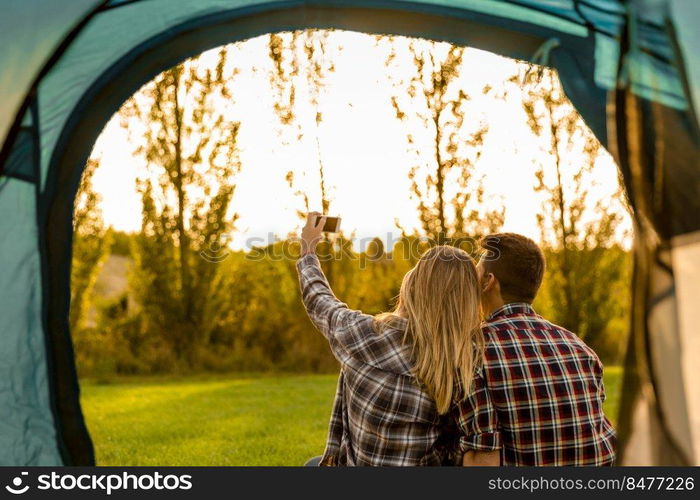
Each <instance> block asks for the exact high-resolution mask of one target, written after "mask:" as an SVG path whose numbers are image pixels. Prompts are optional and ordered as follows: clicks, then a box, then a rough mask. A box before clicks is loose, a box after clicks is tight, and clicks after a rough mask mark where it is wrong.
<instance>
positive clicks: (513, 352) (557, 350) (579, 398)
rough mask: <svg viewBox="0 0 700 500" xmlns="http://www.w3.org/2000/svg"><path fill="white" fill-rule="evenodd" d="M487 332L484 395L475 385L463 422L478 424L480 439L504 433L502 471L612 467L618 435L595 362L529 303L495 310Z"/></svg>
mask: <svg viewBox="0 0 700 500" xmlns="http://www.w3.org/2000/svg"><path fill="white" fill-rule="evenodd" d="M483 331H484V335H485V337H486V355H485V360H484V367H483V381H484V382H485V384H486V390H485V391H484V390H480V387H479V386H477V387H476V393H475V394H474V395H472V397H470V398H468V399H466V400H464V401H463V402H462V403H461V404H460V409H459V416H458V418H459V419H460V420H462V421H465V420H475V419H476V420H475V421H476V422H477V423H478V426H477V430H476V432H480V433H494V432H500V441H501V443H502V446H503V448H502V452H501V460H502V464H503V465H530V466H533V465H612V463H613V461H614V460H615V448H614V444H615V430H614V429H613V427H612V425H611V424H610V422H609V421H608V419H607V418H606V417H605V415H604V414H603V401H605V389H604V387H603V365H602V364H601V362H600V360H599V359H598V356H596V354H595V353H594V352H593V351H592V350H591V349H590V348H589V347H588V346H587V345H586V344H585V343H584V342H583V341H582V340H581V339H580V338H578V337H577V336H576V335H574V334H573V333H571V332H569V331H567V330H565V329H564V328H561V327H559V326H556V325H553V324H552V323H550V322H549V321H547V320H545V319H544V318H542V317H541V316H539V315H537V314H536V313H535V311H534V310H533V309H532V306H530V305H529V304H526V303H514V304H507V305H505V306H503V307H501V308H500V309H498V310H496V311H495V312H494V313H493V314H492V315H491V316H490V317H489V318H488V320H487V321H486V322H485V323H484V325H483ZM477 383H480V380H477ZM481 389H482V388H481ZM460 448H461V451H466V450H468V449H470V448H471V447H470V446H469V444H468V443H462V444H461V446H460Z"/></svg>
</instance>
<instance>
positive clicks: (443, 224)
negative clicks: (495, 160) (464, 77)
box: [387, 37, 505, 242]
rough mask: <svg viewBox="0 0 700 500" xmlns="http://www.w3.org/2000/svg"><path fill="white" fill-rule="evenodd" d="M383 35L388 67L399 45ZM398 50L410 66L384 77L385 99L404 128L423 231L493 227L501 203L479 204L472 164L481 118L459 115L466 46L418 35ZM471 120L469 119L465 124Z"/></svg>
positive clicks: (463, 233) (457, 235)
mask: <svg viewBox="0 0 700 500" xmlns="http://www.w3.org/2000/svg"><path fill="white" fill-rule="evenodd" d="M388 41H389V43H390V44H391V48H390V53H389V57H388V58H387V68H389V69H392V64H394V61H395V60H396V59H397V58H398V57H400V56H401V54H402V52H401V47H402V46H401V45H400V44H398V43H397V40H396V39H395V38H393V37H392V38H388ZM405 48H406V51H407V52H408V54H409V55H410V57H411V58H412V60H413V64H414V66H415V71H414V72H413V73H412V74H411V76H410V78H408V81H404V80H400V79H397V78H396V77H390V78H392V79H393V83H394V87H395V88H396V90H397V92H396V93H395V94H394V95H393V96H392V97H391V102H392V105H393V107H394V109H395V111H396V117H397V119H399V120H401V121H402V122H404V123H406V125H407V127H408V129H409V131H408V133H407V136H406V138H407V142H408V147H409V151H411V152H412V154H413V156H414V158H415V163H414V164H413V165H412V166H411V168H410V170H409V174H408V175H409V178H410V180H411V194H412V196H413V197H414V198H415V199H416V201H417V204H418V207H417V208H418V216H419V220H420V225H421V229H422V232H423V233H424V234H425V235H426V236H428V237H429V238H431V239H433V240H436V241H438V242H446V241H447V240H453V241H454V240H458V239H463V238H478V237H480V236H482V235H484V234H485V233H489V232H494V231H496V230H497V229H498V228H499V227H500V226H501V225H502V224H503V219H504V216H505V213H504V209H503V208H498V209H492V210H485V209H484V208H483V205H484V188H483V180H482V179H481V178H478V177H477V176H476V173H475V168H476V165H477V164H478V162H479V159H480V157H481V154H482V152H483V146H484V139H485V137H486V135H487V133H488V124H487V123H485V122H484V121H483V120H475V119H474V117H470V119H469V120H466V118H467V115H468V106H469V102H470V100H471V96H469V95H468V94H467V93H466V92H465V91H464V90H463V89H462V88H460V85H459V83H460V82H459V76H460V72H461V70H462V65H463V64H462V63H463V56H464V50H465V49H464V48H463V47H457V46H454V45H449V44H436V43H434V42H426V41H422V40H411V41H409V42H407V45H406V46H405ZM390 74H391V75H393V74H400V70H398V69H397V70H395V71H393V70H392V71H390ZM482 92H483V93H484V94H490V93H492V92H493V88H492V87H490V86H485V87H484V88H483V90H482ZM470 123H474V124H475V126H472V127H471V129H470V127H469V124H470ZM425 154H429V155H430V157H426V156H425ZM450 186H456V188H457V189H456V190H450Z"/></svg>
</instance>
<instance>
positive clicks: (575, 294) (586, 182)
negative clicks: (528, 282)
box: [522, 69, 629, 358]
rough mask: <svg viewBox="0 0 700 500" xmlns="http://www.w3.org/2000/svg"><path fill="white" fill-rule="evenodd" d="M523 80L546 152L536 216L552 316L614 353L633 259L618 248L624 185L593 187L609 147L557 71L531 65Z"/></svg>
mask: <svg viewBox="0 0 700 500" xmlns="http://www.w3.org/2000/svg"><path fill="white" fill-rule="evenodd" d="M522 79H523V82H524V85H523V87H522V88H523V101H522V102H523V109H524V111H525V114H526V116H527V120H528V124H529V126H530V129H531V130H532V132H533V134H534V135H535V136H536V137H537V138H539V140H540V141H541V144H542V152H543V153H544V154H543V155H542V158H543V160H542V161H541V162H540V163H539V165H537V169H536V171H535V177H536V185H535V190H536V191H538V192H539V193H541V195H542V197H543V201H542V211H541V212H540V213H539V214H538V219H537V220H538V225H539V227H540V232H541V241H542V242H543V243H544V245H545V251H546V253H547V258H548V272H547V279H546V281H545V283H544V287H543V288H544V290H543V291H544V292H545V293H544V296H545V297H547V298H548V300H549V303H550V304H549V308H548V314H549V315H550V316H551V317H552V320H553V321H555V322H557V323H559V324H561V325H562V326H564V327H565V328H567V329H569V330H571V331H574V332H576V333H578V334H579V335H581V337H582V338H583V339H584V340H586V341H587V342H588V343H589V344H591V345H592V346H593V347H594V348H596V349H597V350H599V351H600V353H601V354H603V353H604V354H605V355H606V357H612V358H614V357H615V356H616V355H617V354H618V352H616V351H617V350H618V349H619V348H620V345H621V344H620V342H621V341H622V338H620V335H619V334H618V335H617V337H618V338H617V339H613V338H612V337H613V336H612V335H611V332H610V331H609V326H610V325H611V323H612V322H613V321H614V320H615V319H616V318H618V317H620V316H624V315H625V314H626V311H627V307H628V301H629V286H628V281H627V279H628V278H629V256H628V255H627V253H626V252H625V251H624V250H623V249H622V248H621V246H620V244H621V239H622V237H623V236H624V235H623V234H621V232H620V224H621V223H622V221H623V218H624V214H625V210H627V208H626V203H625V200H624V195H623V190H622V187H621V184H620V183H618V186H617V190H616V192H615V193H614V195H613V196H611V197H601V196H598V199H597V200H596V197H595V193H594V192H592V190H591V188H592V187H593V186H594V185H595V166H596V161H597V160H598V159H599V157H600V156H601V155H602V154H604V151H603V148H602V146H601V145H600V143H599V142H598V140H597V139H596V138H595V136H594V135H593V133H592V132H591V131H590V129H589V128H588V127H586V125H585V123H584V122H583V120H582V118H581V116H580V115H579V114H578V112H577V111H576V109H575V108H574V106H573V105H572V104H571V103H570V102H569V100H568V99H567V97H566V95H565V93H564V90H563V88H562V86H561V84H560V82H559V79H558V78H557V77H556V74H555V73H554V72H553V71H551V70H548V69H547V70H542V71H539V72H536V71H532V70H531V69H529V70H524V71H523V74H522Z"/></svg>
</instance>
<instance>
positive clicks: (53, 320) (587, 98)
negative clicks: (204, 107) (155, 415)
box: [0, 0, 700, 465]
mask: <svg viewBox="0 0 700 500" xmlns="http://www.w3.org/2000/svg"><path fill="white" fill-rule="evenodd" d="M698 21H700V2H696V1H694V0H627V1H625V0H372V1H370V0H326V1H321V0H316V1H313V0H275V1H271V0H178V1H172V0H107V1H105V0H63V1H61V2H56V1H55V0H3V1H2V3H1V4H0V41H1V42H2V46H3V48H4V50H2V51H0V102H1V103H2V113H0V144H1V145H2V149H1V150H0V269H1V270H0V312H1V316H0V317H1V318H2V321H0V464H3V465H60V464H64V465H90V464H93V463H94V454H93V447H92V443H91V440H90V436H89V433H88V430H87V428H86V425H85V423H84V420H83V416H82V412H81V408H80V402H79V386H78V382H77V377H76V370H75V363H74V358H73V349H72V344H71V338H70V332H69V328H68V319H67V318H68V310H69V301H70V293H69V287H70V264H71V239H72V226H71V218H72V210H73V200H74V197H75V194H76V191H77V188H78V184H79V179H80V175H81V172H82V169H83V167H84V165H85V162H86V160H87V158H88V155H89V153H90V151H91V148H92V145H93V144H94V142H95V140H96V138H97V135H98V134H99V133H100V131H101V130H102V128H103V126H104V125H105V123H106V122H107V120H108V119H109V118H110V116H111V115H112V114H113V113H114V112H115V111H116V110H117V109H118V108H119V106H120V105H121V104H122V102H123V101H124V100H126V99H127V98H128V97H129V96H130V95H131V94H133V93H134V92H135V91H136V90H137V89H138V88H139V87H140V86H141V85H142V84H144V83H145V82H147V81H148V80H150V79H151V78H153V77H154V76H155V75H156V74H158V73H159V72H161V71H163V70H165V69H167V68H168V67H170V66H173V65H175V64H177V63H178V62H180V61H182V60H183V59H184V58H186V57H190V56H193V55H196V54H198V53H200V52H202V51H204V50H206V49H210V48H213V47H216V46H218V45H223V44H226V43H230V42H234V41H238V40H242V39H246V38H250V37H253V36H257V35H260V34H263V33H269V32H276V31H284V30H293V29H303V28H338V29H346V30H355V31H362V32H367V33H384V34H401V35H407V36H418V37H425V38H430V39H434V40H444V41H450V42H453V43H457V44H462V45H468V46H472V47H476V48H480V49H484V50H489V51H492V52H495V53H498V54H501V55H504V56H508V57H513V58H518V59H522V60H529V61H532V62H534V63H539V64H546V65H549V66H551V67H554V68H556V69H557V70H558V72H559V75H560V78H561V80H562V83H563V85H564V88H565V90H566V92H567V94H568V96H569V98H570V99H571V101H572V102H573V103H574V105H575V106H576V107H577V108H578V110H579V111H580V113H581V114H582V116H583V117H584V119H585V121H586V122H587V124H588V125H589V126H590V127H591V129H592V130H593V131H594V133H595V134H596V135H597V137H598V138H599V139H600V140H601V142H602V143H603V144H604V145H606V147H607V148H608V149H609V150H610V151H611V152H612V153H613V155H614V156H615V158H616V159H617V162H618V164H619V166H620V169H621V173H622V175H623V178H624V183H625V187H626V190H627V194H628V196H629V199H630V202H631V206H632V208H633V211H634V222H635V230H636V236H635V244H634V251H633V253H634V262H635V264H634V277H633V283H632V287H633V313H632V317H631V324H630V331H631V335H630V341H629V346H628V351H627V357H626V367H627V370H626V376H625V381H624V384H625V389H624V391H623V396H622V411H621V415H620V423H619V433H620V445H619V451H620V463H624V464H637V463H639V464H698V463H700V381H698V379H697V378H696V377H693V370H694V369H693V366H694V363H696V362H697V360H698V359H700V335H698V329H699V328H700V327H699V326H697V325H700V307H697V306H698V299H700V154H699V148H700V132H699V127H698V120H697V115H696V114H695V112H694V110H695V109H698V107H699V106H698V105H699V104H700V55H699V54H700V33H699V32H698V31H697V29H696V27H695V23H697V22H698Z"/></svg>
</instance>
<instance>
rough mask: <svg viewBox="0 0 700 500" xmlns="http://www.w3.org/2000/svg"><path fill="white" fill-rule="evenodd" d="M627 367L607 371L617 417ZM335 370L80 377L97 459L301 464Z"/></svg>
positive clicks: (312, 447) (316, 433) (327, 404)
mask: <svg viewBox="0 0 700 500" xmlns="http://www.w3.org/2000/svg"><path fill="white" fill-rule="evenodd" d="M621 375H622V372H621V369H620V368H618V367H611V368H608V369H606V376H605V383H606V389H607V392H608V401H606V413H607V414H608V415H609V416H610V417H611V418H612V419H613V420H614V417H616V415H617V404H618V399H619V392H620V382H621ZM336 380H337V376H335V375H284V376H282V375H280V376H242V375H241V376H225V377H224V376H220V377H216V378H212V377H189V378H181V379H169V380H166V379H158V378H148V379H144V378H141V379H118V380H117V381H116V382H114V383H110V384H97V383H95V382H90V381H84V382H83V383H82V392H83V398H82V403H83V410H84V412H85V417H86V419H87V424H88V427H89V429H90V433H91V435H92V438H93V441H94V443H95V452H96V455H97V463H98V464H99V465H120V466H127V465H153V466H155V465H159V466H167V465H201V466H204V465H301V464H303V463H304V461H306V459H308V458H310V457H311V456H314V455H319V454H321V452H322V451H323V446H324V443H325V439H326V433H327V424H328V418H329V415H330V410H331V404H332V401H333V395H334V392H335V384H336Z"/></svg>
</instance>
